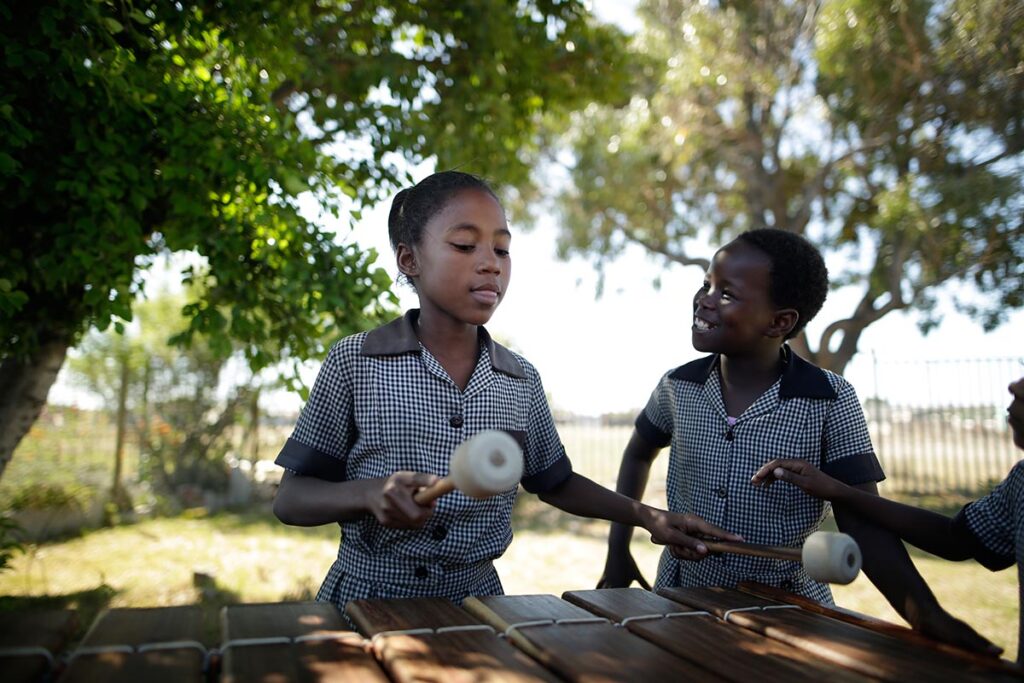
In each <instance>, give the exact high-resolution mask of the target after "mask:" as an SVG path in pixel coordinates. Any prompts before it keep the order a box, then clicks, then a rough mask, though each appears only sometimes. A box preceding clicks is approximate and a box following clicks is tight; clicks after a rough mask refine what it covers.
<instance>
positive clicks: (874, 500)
mask: <svg viewBox="0 0 1024 683" xmlns="http://www.w3.org/2000/svg"><path fill="white" fill-rule="evenodd" d="M1009 391H1010V394H1011V395H1012V397H1013V399H1012V401H1011V403H1010V406H1009V407H1008V408H1007V409H1006V412H1007V422H1008V423H1009V425H1010V430H1011V431H1012V433H1013V443H1014V444H1015V445H1016V446H1017V447H1018V448H1021V449H1024V378H1021V379H1019V380H1017V381H1016V382H1014V383H1012V384H1011V385H1010V386H1009ZM779 480H781V481H787V482H789V483H791V484H794V485H795V486H799V487H800V488H801V489H803V490H804V491H806V492H807V493H809V494H811V495H812V496H815V497H817V498H822V499H824V500H830V501H832V503H833V505H834V506H836V509H837V510H839V509H843V510H845V511H847V512H851V513H853V514H854V515H855V516H857V517H859V518H862V519H865V520H869V521H870V522H871V523H873V524H875V525H878V526H880V527H884V528H885V529H887V530H889V531H891V532H892V533H893V534H895V535H897V536H898V537H900V538H902V539H904V540H905V541H907V542H908V543H910V544H912V545H914V546H916V547H918V548H920V549H921V550H924V551H927V552H929V553H932V554H933V555H937V556H939V557H942V558H945V559H947V560H953V561H960V560H966V559H970V558H971V557H973V554H972V552H971V547H972V545H973V539H972V538H971V537H970V534H969V532H967V531H966V530H965V529H963V528H961V527H958V526H954V525H953V520H952V519H951V518H949V517H947V516H945V515H940V514H938V513H935V512H931V511H930V510H922V509H921V508H916V507H913V506H911V505H904V504H903V503H897V502H896V501H893V500H888V499H886V498H882V497H880V496H877V495H873V494H874V492H868V491H865V490H863V489H862V488H861V487H852V486H848V485H847V484H844V483H843V482H841V481H838V480H836V479H833V478H832V477H830V476H828V475H827V474H825V473H824V472H822V471H821V470H819V469H818V468H817V467H815V466H814V465H812V464H811V463H809V462H807V461H805V460H789V459H779V460H772V461H771V462H768V463H765V465H764V466H763V467H761V469H759V470H758V471H757V473H755V474H754V476H753V477H752V478H751V480H750V481H751V483H752V484H754V486H770V485H771V483H772V482H774V481H779ZM868 559H869V558H868V557H867V556H866V555H865V557H864V560H865V562H867V561H868ZM986 642H987V641H986ZM967 646H968V647H970V646H971V644H967ZM988 646H989V647H988V648H987V651H988V652H991V653H992V654H999V652H1001V650H1000V649H999V648H998V647H996V646H994V645H992V644H991V643H988ZM972 649H985V648H984V647H983V644H982V643H977V647H972Z"/></svg>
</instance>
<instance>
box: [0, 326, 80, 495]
mask: <svg viewBox="0 0 1024 683" xmlns="http://www.w3.org/2000/svg"><path fill="white" fill-rule="evenodd" d="M67 353H68V339H67V338H66V337H61V338H58V339H53V340H51V341H48V342H46V343H44V344H42V345H41V346H40V347H39V349H38V351H36V353H34V354H33V355H32V356H31V357H30V358H29V359H27V360H25V361H19V360H15V359H13V358H5V359H4V360H3V361H2V362H0V387H3V390H2V391H0V477H2V476H3V473H4V470H6V469H7V463H8V462H10V461H11V457H12V456H13V455H14V449H16V448H17V447H18V444H19V443H21V440H22V438H24V436H25V435H26V434H28V431H29V429H31V428H32V425H33V424H35V421H36V420H37V419H38V418H39V414H40V413H41V412H43V407H44V406H45V405H46V397H47V395H48V394H49V393H50V387H52V386H53V383H54V382H55V381H57V373H58V372H60V368H61V366H62V365H63V364H64V359H65V358H66V357H67Z"/></svg>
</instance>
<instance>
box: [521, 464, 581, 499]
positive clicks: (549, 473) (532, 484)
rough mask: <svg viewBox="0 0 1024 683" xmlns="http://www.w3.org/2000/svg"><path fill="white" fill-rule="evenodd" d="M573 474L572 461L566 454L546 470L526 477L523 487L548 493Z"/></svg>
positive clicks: (536, 491)
mask: <svg viewBox="0 0 1024 683" xmlns="http://www.w3.org/2000/svg"><path fill="white" fill-rule="evenodd" d="M570 476H572V462H571V461H570V460H569V458H568V457H566V456H565V455H564V454H563V455H562V457H560V458H559V459H558V460H556V461H555V462H554V463H552V465H551V466H550V467H548V468H547V469H546V470H541V471H540V472H538V473H537V474H534V475H531V476H529V477H524V478H523V481H522V484H523V488H524V489H526V490H527V491H529V492H530V493H535V494H536V493H547V492H548V491H551V490H552V489H555V488H558V486H559V485H560V484H561V483H562V482H564V481H565V480H566V479H568V478H569V477H570Z"/></svg>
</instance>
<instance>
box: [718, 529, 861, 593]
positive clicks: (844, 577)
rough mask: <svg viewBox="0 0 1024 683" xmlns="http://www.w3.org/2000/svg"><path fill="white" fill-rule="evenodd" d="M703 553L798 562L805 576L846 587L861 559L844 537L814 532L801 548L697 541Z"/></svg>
mask: <svg viewBox="0 0 1024 683" xmlns="http://www.w3.org/2000/svg"><path fill="white" fill-rule="evenodd" d="M701 543H703V544H704V545H705V546H707V549H708V550H709V551H711V552H716V553H735V554H737V555H752V556H754V557H770V558H773V559H776V560H789V561H791V562H801V563H802V564H803V565H804V569H806V570H807V575H808V576H809V577H811V578H812V579H814V580H815V581H821V582H822V583H841V584H846V583H850V582H851V581H853V580H854V579H856V578H857V574H859V573H860V565H861V555H860V547H859V546H858V545H857V541H855V540H853V538H852V537H850V536H848V535H847V534H840V533H834V532H831V531H815V532H814V533H813V534H811V535H810V536H808V537H807V540H806V541H804V545H803V548H788V547H784V546H771V545H760V544H758V543H739V542H734V541H709V540H705V539H701Z"/></svg>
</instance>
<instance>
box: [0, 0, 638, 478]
mask: <svg viewBox="0 0 1024 683" xmlns="http://www.w3.org/2000/svg"><path fill="white" fill-rule="evenodd" d="M0 44H2V46H3V47H2V48H0V55H2V56H0V80H2V82H3V83H4V87H3V89H2V90H0V205H2V211H3V215H4V217H5V229H4V230H3V231H2V232H0V385H2V386H5V387H7V390H6V391H5V395H4V397H3V399H0V472H2V468H3V465H4V464H5V463H6V461H7V460H8V459H9V457H10V455H11V453H12V452H13V449H14V447H15V446H16V445H17V443H18V441H19V440H20V438H21V436H22V435H23V434H24V433H25V431H27V429H28V427H29V426H30V425H31V423H32V421H33V420H34V419H35V418H36V416H38V413H39V410H40V409H41V407H42V405H43V403H44V402H45V398H46V394H47V391H48V390H49V387H50V385H51V384H52V382H53V380H54V378H55V377H56V373H57V371H58V369H59V368H60V366H61V364H62V363H63V359H64V355H65V352H66V349H67V348H68V346H69V345H71V344H74V343H75V341H76V340H77V339H78V338H80V336H81V335H82V333H83V332H84V331H86V330H88V329H90V328H98V329H104V328H106V327H107V326H108V325H109V324H110V323H111V322H113V323H114V324H115V325H118V326H120V325H122V324H123V321H126V320H130V319H131V315H132V313H131V308H132V302H133V301H134V300H135V299H136V296H137V294H138V293H139V292H140V290H142V288H143V287H144V281H145V280H144V277H143V273H144V271H145V270H146V269H147V268H148V267H149V265H150V264H151V263H152V262H153V261H154V260H155V259H156V258H158V257H159V256H160V255H162V254H166V253H172V252H192V253H194V254H196V255H197V256H196V258H195V259H194V261H193V263H192V265H190V266H188V267H187V268H186V270H185V271H184V272H183V273H182V278H183V280H184V281H185V282H187V283H188V284H190V285H191V286H190V288H189V291H192V292H196V293H198V294H199V296H198V298H196V299H194V300H192V301H190V302H189V303H188V304H187V305H186V307H185V309H184V311H183V313H184V315H185V316H186V317H187V319H188V322H189V325H188V331H187V332H186V333H184V334H183V335H182V336H181V337H180V341H183V342H187V341H188V340H189V338H190V337H191V335H193V334H195V333H202V334H204V335H206V337H207V338H208V339H209V343H210V344H211V346H212V348H213V349H214V350H216V351H218V352H219V353H222V354H223V353H228V352H229V350H230V349H231V348H232V347H233V346H234V345H237V346H238V347H240V348H241V349H242V352H243V353H244V354H245V356H246V358H247V359H248V360H249V362H250V364H251V365H252V366H253V368H255V369H258V368H260V367H264V366H266V365H268V364H270V363H274V362H277V361H280V360H282V359H305V358H308V357H311V356H316V355H318V354H322V353H323V351H324V349H325V345H326V344H327V343H328V342H329V341H331V340H332V339H334V338H337V337H338V336H341V335H343V334H346V333H350V332H353V331H356V330H359V329H362V328H365V327H366V326H367V325H369V324H370V323H371V322H372V321H373V320H374V319H375V317H376V316H377V315H378V314H379V313H380V312H381V311H382V310H383V309H384V308H386V307H388V306H389V305H390V303H391V302H392V301H393V298H392V297H391V296H390V295H389V289H388V288H389V285H390V280H389V278H388V276H387V275H386V274H385V272H384V271H383V270H381V269H379V268H378V267H376V266H375V265H374V261H375V258H376V254H374V253H372V252H364V251H362V250H360V249H359V248H357V247H356V246H355V245H353V244H350V243H346V242H345V241H344V239H343V236H339V235H336V234H334V232H333V231H332V230H330V229H327V228H325V227H323V225H322V220H321V217H317V216H308V215H306V214H304V213H303V212H302V211H301V210H300V197H302V196H305V195H306V193H309V194H310V195H312V196H313V197H315V199H316V201H317V202H318V204H319V206H320V208H321V210H322V212H323V214H324V216H327V217H330V216H332V215H333V216H338V215H339V214H341V213H345V214H347V215H350V216H352V217H354V218H358V217H359V210H360V208H361V207H363V206H365V205H367V204H370V203H373V202H376V201H378V200H380V199H381V198H383V197H385V196H387V195H388V194H389V193H391V192H392V191H393V190H394V188H395V187H396V186H397V185H398V184H401V183H403V182H405V181H406V180H408V179H407V178H406V177H405V173H406V172H405V171H404V170H403V169H405V168H407V167H408V166H407V164H408V163H416V162H419V161H421V160H424V159H427V158H430V157H435V158H436V159H437V163H438V164H439V166H441V167H453V166H459V167H462V168H465V169H468V170H471V171H474V172H477V173H481V174H483V175H486V176H488V177H492V178H495V179H496V180H497V181H498V184H502V183H505V182H516V181H518V180H520V179H522V178H523V177H525V175H526V169H527V168H528V165H529V160H530V158H531V155H532V154H533V152H534V151H535V144H536V143H535V141H534V139H533V136H534V132H535V128H536V124H537V121H538V119H539V117H541V116H542V115H545V116H553V117H555V118H558V117H561V116H564V115H565V114H566V113H567V112H568V111H570V110H572V109H574V108H577V107H579V106H581V104H582V103H585V102H589V101H591V100H599V101H611V100H612V99H613V98H615V97H617V96H618V93H619V92H621V86H622V85H623V84H624V83H625V82H626V71H627V70H626V68H625V64H626V62H625V61H624V59H623V56H622V52H621V50H620V47H619V46H620V45H621V40H620V35H619V33H618V32H617V31H616V30H614V29H609V28H606V27H600V26H597V25H595V24H594V23H593V21H592V20H591V18H590V17H589V16H588V14H587V13H586V11H585V9H584V7H583V4H582V3H581V2H577V1H576V0H570V1H562V2H549V1H547V0H527V1H513V0H509V1H507V2H491V3H478V2H473V1H471V0H464V1H461V2H459V1H456V2H453V1H450V0H443V1H441V0H421V1H420V2H417V3H407V2H394V1H372V0H371V1H365V2H364V1H360V0H351V1H349V2H341V1H335V0H318V1H315V2H314V1H310V0H307V1H305V2H301V1H300V2H284V1H283V0H276V1H275V0H271V1H269V2H259V3H254V2H249V1H248V0H218V1H215V2H202V1H197V2H189V1H185V0H183V1H181V2H173V3H170V2H158V1H156V0H153V1H151V2H145V1H136V2H132V1H130V0H117V1H115V0H97V1H95V2H80V1H77V0H40V1H39V2H31V3H24V2H2V3H0ZM599 67H600V68H599ZM382 229H384V228H383V226H382Z"/></svg>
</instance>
